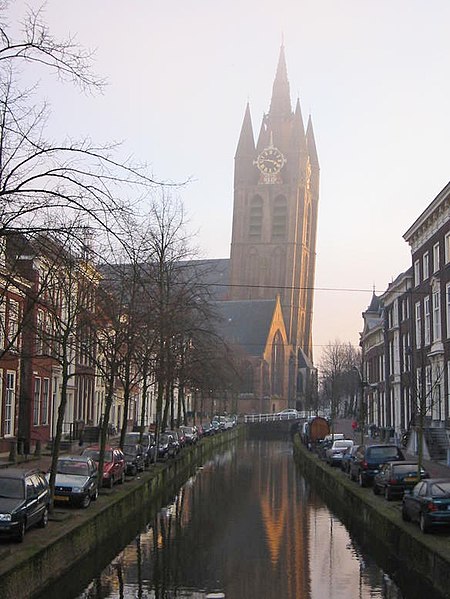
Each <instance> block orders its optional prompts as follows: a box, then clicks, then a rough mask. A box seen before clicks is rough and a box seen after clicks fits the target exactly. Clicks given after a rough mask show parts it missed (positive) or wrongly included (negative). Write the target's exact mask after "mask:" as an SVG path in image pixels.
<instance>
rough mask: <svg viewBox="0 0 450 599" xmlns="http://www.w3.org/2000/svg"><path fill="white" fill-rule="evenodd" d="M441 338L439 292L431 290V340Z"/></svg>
mask: <svg viewBox="0 0 450 599" xmlns="http://www.w3.org/2000/svg"><path fill="white" fill-rule="evenodd" d="M440 339H441V292H440V290H439V289H438V290H437V291H434V292H433V341H440Z"/></svg>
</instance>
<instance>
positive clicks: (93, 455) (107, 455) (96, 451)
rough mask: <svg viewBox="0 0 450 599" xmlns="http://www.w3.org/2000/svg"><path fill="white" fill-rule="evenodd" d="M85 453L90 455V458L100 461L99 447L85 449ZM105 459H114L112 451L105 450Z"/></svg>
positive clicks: (109, 460)
mask: <svg viewBox="0 0 450 599" xmlns="http://www.w3.org/2000/svg"><path fill="white" fill-rule="evenodd" d="M83 455H85V456H88V457H89V458H92V459H93V460H94V462H99V461H100V450H99V449H85V450H84V451H83ZM104 461H105V462H112V461H113V457H112V451H105V458H104Z"/></svg>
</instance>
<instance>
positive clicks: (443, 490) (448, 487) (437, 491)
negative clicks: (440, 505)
mask: <svg viewBox="0 0 450 599" xmlns="http://www.w3.org/2000/svg"><path fill="white" fill-rule="evenodd" d="M431 495H432V497H448V496H450V481H448V482H446V481H442V482H440V483H434V485H431Z"/></svg>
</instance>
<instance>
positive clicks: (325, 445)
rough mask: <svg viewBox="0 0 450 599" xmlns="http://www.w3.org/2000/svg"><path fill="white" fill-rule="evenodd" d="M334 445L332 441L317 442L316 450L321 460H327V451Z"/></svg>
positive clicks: (322, 440)
mask: <svg viewBox="0 0 450 599" xmlns="http://www.w3.org/2000/svg"><path fill="white" fill-rule="evenodd" d="M332 445H333V441H332V440H331V439H321V440H319V441H318V442H317V444H316V446H315V450H316V453H317V455H318V456H319V458H320V459H321V460H326V458H327V451H328V449H330V447H331V446H332Z"/></svg>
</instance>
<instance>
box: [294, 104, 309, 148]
mask: <svg viewBox="0 0 450 599" xmlns="http://www.w3.org/2000/svg"><path fill="white" fill-rule="evenodd" d="M292 147H293V148H295V149H297V148H300V151H304V150H306V140H305V127H304V125H303V117H302V109H301V108H300V100H299V99H298V98H297V104H296V106H295V113H294V121H293V127H292Z"/></svg>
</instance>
